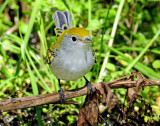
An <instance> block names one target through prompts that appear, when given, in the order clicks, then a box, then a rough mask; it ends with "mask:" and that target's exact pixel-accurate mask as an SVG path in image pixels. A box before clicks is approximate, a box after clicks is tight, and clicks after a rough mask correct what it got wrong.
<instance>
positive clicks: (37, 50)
mask: <svg viewBox="0 0 160 126" xmlns="http://www.w3.org/2000/svg"><path fill="white" fill-rule="evenodd" d="M120 2H121V0H114V1H113V0H111V1H106V0H92V1H91V0H88V1H87V0H79V1H77V0H66V1H65V0H35V1H31V0H25V1H24V0H1V1H0V26H1V28H0V100H2V99H7V98H17V97H23V96H31V95H37V94H45V93H51V92H57V91H58V89H59V86H58V82H57V80H56V77H55V76H54V75H53V74H52V73H51V71H50V70H49V67H48V65H47V64H46V62H45V57H46V50H47V48H48V47H49V46H50V45H51V44H52V43H53V42H54V41H55V40H56V36H55V32H54V28H55V24H54V21H53V19H52V15H53V13H54V12H55V11H56V10H59V11H64V10H68V11H69V12H71V14H72V16H73V26H74V27H84V28H86V29H87V30H89V32H90V33H91V35H92V40H93V44H92V47H93V49H94V50H95V54H96V57H97V63H96V64H95V65H94V67H93V68H92V70H91V71H90V72H88V74H87V75H86V77H87V78H88V79H89V80H90V81H91V82H93V83H97V81H98V78H99V73H100V71H101V69H102V64H103V61H104V58H105V57H107V56H108V55H106V54H107V52H108V51H109V50H110V51H111V53H110V55H109V56H108V57H109V60H108V62H107V63H106V64H105V65H104V66H105V71H104V74H105V76H104V78H103V81H105V82H106V81H107V82H109V81H112V80H114V79H116V78H119V77H122V76H124V74H130V73H131V72H134V71H138V72H141V73H142V74H143V75H144V76H145V77H147V78H151V79H160V36H159V32H160V2H159V1H158V0H153V1H152V0H126V1H125V3H124V6H123V9H122V12H121V13H120V19H119V22H118V27H117V30H116V34H115V37H114V43H113V45H112V48H109V47H108V42H109V40H110V39H111V38H112V37H111V32H112V30H113V28H112V27H113V25H114V21H115V17H116V15H117V10H118V7H119V5H120ZM141 53H142V54H141ZM140 54H141V55H140ZM84 85H85V80H84V79H82V78H81V79H79V80H77V81H70V82H65V81H62V86H63V87H62V88H63V89H64V90H69V89H76V88H80V87H83V86H84ZM113 92H114V94H115V95H116V96H117V97H118V99H119V101H120V102H119V107H121V106H124V105H127V103H126V100H125V95H126V89H115V90H113ZM141 95H142V98H143V99H144V100H145V101H146V102H147V103H148V104H150V105H151V107H153V109H154V111H153V112H154V116H146V115H144V114H143V110H144V109H142V110H141V113H142V116H143V117H144V116H145V118H144V119H145V122H147V121H148V120H153V122H159V121H160V118H159V116H158V115H160V105H159V106H158V102H157V103H156V99H158V97H160V88H159V86H153V87H146V88H144V90H142V91H141ZM72 100H74V101H76V102H78V103H79V105H53V104H50V105H44V106H41V107H36V108H28V109H23V110H16V111H11V112H3V113H1V114H3V117H5V119H6V120H7V121H8V123H9V124H13V125H16V124H17V125H33V124H37V123H38V124H39V125H41V124H42V123H43V125H47V124H52V125H71V124H72V125H74V124H75V123H76V121H77V120H78V113H79V109H80V107H81V106H82V105H83V103H84V100H85V96H82V97H77V98H73V99H72ZM134 106H135V107H136V108H138V110H139V109H140V108H143V107H145V104H143V103H141V102H140V101H137V102H136V103H135V105H134ZM136 110H137V109H136ZM112 116H117V112H116V111H113V112H112ZM37 118H38V121H37ZM103 118H104V119H105V120H106V122H105V123H104V125H107V124H110V123H111V122H110V121H109V120H110V117H109V116H108V114H107V113H106V111H104V112H103ZM41 120H42V122H41ZM1 122H2V124H3V123H4V119H2V116H1V117H0V125H1ZM112 123H113V122H112ZM99 125H102V124H99Z"/></svg>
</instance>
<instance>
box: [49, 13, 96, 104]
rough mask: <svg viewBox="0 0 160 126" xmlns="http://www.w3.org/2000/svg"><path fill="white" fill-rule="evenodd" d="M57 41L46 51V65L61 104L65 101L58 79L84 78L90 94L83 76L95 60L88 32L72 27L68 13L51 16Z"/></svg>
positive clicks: (89, 87)
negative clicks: (57, 88) (54, 78)
mask: <svg viewBox="0 0 160 126" xmlns="http://www.w3.org/2000/svg"><path fill="white" fill-rule="evenodd" d="M52 17H53V20H54V21H55V24H56V28H55V33H56V36H57V40H56V41H55V42H54V43H53V44H52V45H51V47H50V48H49V49H48V50H47V59H46V60H47V63H48V64H49V66H50V69H51V71H52V73H53V74H54V75H55V76H56V77H57V79H58V82H59V86H60V90H59V94H60V101H61V103H62V102H63V101H64V100H65V96H64V92H63V89H62V88H61V84H60V79H62V80H66V81H70V80H77V79H79V78H81V77H84V79H85V80H86V85H87V86H88V89H89V90H90V91H91V92H92V91H93V90H92V86H91V84H90V82H89V81H88V80H87V79H86V78H85V76H84V75H85V74H86V73H87V72H88V71H90V70H91V68H92V66H93V64H94V62H95V58H94V54H93V51H92V50H91V48H90V43H91V42H92V40H91V36H90V34H89V32H88V31H87V30H86V29H84V28H80V27H72V16H71V14H70V13H69V12H68V11H63V12H60V11H56V12H55V13H54V14H53V16H52Z"/></svg>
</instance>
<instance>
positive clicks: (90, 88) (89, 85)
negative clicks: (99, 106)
mask: <svg viewBox="0 0 160 126" xmlns="http://www.w3.org/2000/svg"><path fill="white" fill-rule="evenodd" d="M84 79H85V80H86V86H87V88H88V92H89V94H91V95H92V94H93V92H94V91H95V89H94V88H93V87H92V85H91V83H90V82H89V81H88V80H87V78H86V77H85V76H84Z"/></svg>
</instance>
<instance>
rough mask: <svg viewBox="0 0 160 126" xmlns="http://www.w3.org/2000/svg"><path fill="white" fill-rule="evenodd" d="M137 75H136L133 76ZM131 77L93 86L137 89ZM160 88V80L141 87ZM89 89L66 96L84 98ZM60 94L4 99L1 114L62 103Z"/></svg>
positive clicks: (151, 81)
mask: <svg viewBox="0 0 160 126" xmlns="http://www.w3.org/2000/svg"><path fill="white" fill-rule="evenodd" d="M132 75H135V74H132ZM129 77H130V76H125V77H122V78H119V79H117V80H114V81H112V82H105V83H103V82H99V83H97V84H93V83H92V86H93V88H94V89H96V90H98V89H101V87H102V84H103V85H104V84H105V85H106V84H107V85H108V86H109V87H110V88H111V89H113V88H127V89H128V88H132V87H136V86H137V83H138V80H133V81H132V80H129V79H128V78H129ZM154 85H159V86H160V79H143V80H142V82H141V86H142V87H145V86H154ZM87 91H88V90H87V87H84V88H81V89H77V90H70V91H65V92H64V95H65V98H66V99H70V98H74V97H78V96H83V95H87V94H89V92H87ZM59 101H60V98H59V93H50V94H43V95H36V96H26V97H21V98H13V99H4V100H1V101H0V112H3V111H9V110H14V109H22V108H29V107H35V106H39V105H44V104H51V103H52V104H53V103H54V104H57V103H60V102H59ZM68 103H73V102H65V103H64V104H68Z"/></svg>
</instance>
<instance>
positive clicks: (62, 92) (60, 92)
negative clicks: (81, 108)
mask: <svg viewBox="0 0 160 126" xmlns="http://www.w3.org/2000/svg"><path fill="white" fill-rule="evenodd" d="M58 83H59V87H60V89H59V91H58V92H59V96H60V102H61V104H62V103H63V101H65V96H64V91H63V89H62V88H61V84H60V79H58Z"/></svg>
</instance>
